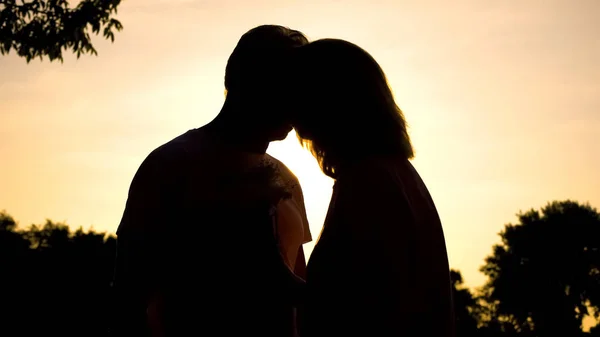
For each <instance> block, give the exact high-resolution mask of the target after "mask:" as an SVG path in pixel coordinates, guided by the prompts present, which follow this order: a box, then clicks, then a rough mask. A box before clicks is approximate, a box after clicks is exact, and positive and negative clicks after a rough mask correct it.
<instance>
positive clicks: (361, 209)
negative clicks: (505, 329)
mask: <svg viewBox="0 0 600 337" xmlns="http://www.w3.org/2000/svg"><path fill="white" fill-rule="evenodd" d="M296 56H297V60H296V62H297V65H298V72H297V74H296V75H295V76H294V80H295V84H294V88H293V89H294V90H293V91H294V93H295V94H300V95H301V96H303V97H305V99H304V100H303V101H301V102H298V103H297V107H298V109H296V111H295V113H294V115H295V117H294V127H295V129H296V132H297V134H298V138H299V139H300V141H301V143H302V144H303V145H304V146H305V147H307V148H308V149H309V150H310V151H311V152H312V153H313V155H314V156H315V157H316V158H317V160H318V162H319V164H320V166H321V169H322V170H323V172H324V173H325V174H326V175H328V176H330V177H331V178H333V179H334V180H335V185H334V190H333V196H332V200H331V203H330V206H329V211H328V214H327V218H326V220H325V224H324V226H323V231H322V233H321V236H320V238H319V241H318V243H317V245H316V247H315V249H314V251H313V253H312V256H311V258H310V261H309V264H308V267H307V298H306V307H305V310H304V315H303V316H304V323H303V329H304V330H303V335H304V336H310V337H313V336H377V337H382V336H444V337H446V336H452V335H453V314H452V299H451V282H450V274H449V267H448V258H447V253H446V246H445V241H444V234H443V230H442V225H441V222H440V219H439V216H438V213H437V211H436V208H435V205H434V202H433V200H432V198H431V196H430V194H429V192H428V191H427V188H426V187H425V184H424V183H423V181H422V180H421V178H420V177H419V174H418V173H417V171H416V170H415V168H414V167H413V166H412V165H411V163H410V162H409V159H411V158H412V157H413V148H412V145H411V142H410V138H409V135H408V133H407V128H406V122H405V119H404V116H403V114H402V111H401V110H400V109H399V108H398V106H397V105H396V103H395V101H394V98H393V95H392V92H391V90H390V88H389V86H388V83H387V81H386V77H385V74H384V73H383V71H382V69H381V68H380V66H379V65H378V64H377V62H376V61H375V60H374V59H373V58H372V57H371V56H370V55H369V54H368V53H367V52H366V51H364V50H363V49H361V48H359V47H358V46H356V45H354V44H352V43H349V42H346V41H342V40H334V39H325V40H318V41H315V42H313V43H310V44H308V45H306V46H303V47H301V48H299V49H298V51H297V55H296Z"/></svg>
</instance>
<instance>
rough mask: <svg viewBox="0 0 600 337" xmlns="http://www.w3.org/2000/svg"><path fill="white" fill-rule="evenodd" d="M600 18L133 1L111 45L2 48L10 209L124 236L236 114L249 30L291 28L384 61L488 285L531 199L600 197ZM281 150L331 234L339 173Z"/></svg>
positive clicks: (455, 234) (471, 277) (348, 1)
mask: <svg viewBox="0 0 600 337" xmlns="http://www.w3.org/2000/svg"><path fill="white" fill-rule="evenodd" d="M598 17H600V1H598V0H575V1H568V0H561V1H553V0H549V1H536V0H507V1H493V0H457V1H446V0H438V1H433V0H424V1H401V0H394V1H383V0H373V1H353V0H345V1H333V0H330V1H307V0H305V1H300V0H298V1H283V0H276V1H275V0H264V1H242V0H240V1H232V0H208V1H201V0H195V1H194V0H126V1H124V2H123V3H122V5H121V6H120V7H119V15H118V18H119V19H120V20H121V22H122V23H123V25H124V27H125V28H124V30H123V31H122V32H121V33H118V34H117V36H116V41H115V43H114V44H110V43H108V42H106V41H100V39H97V40H96V41H97V43H96V47H97V49H98V52H99V56H98V57H93V56H85V57H82V58H81V59H79V60H76V58H75V57H73V56H71V55H67V56H66V58H65V62H64V64H60V63H49V62H48V61H43V62H40V61H39V60H34V61H32V62H31V63H30V64H26V62H25V60H24V59H20V58H17V57H16V56H15V55H14V54H11V55H9V56H2V57H0V162H1V164H0V210H1V209H5V210H6V211H7V212H8V213H9V214H11V215H12V216H14V217H15V218H16V219H17V220H18V221H19V222H20V225H21V226H27V225H29V224H31V223H41V222H43V221H44V220H45V219H46V218H50V219H52V220H55V221H66V222H67V223H68V224H70V225H72V226H76V227H78V226H83V227H84V228H89V227H90V226H93V227H94V228H95V229H96V230H102V231H109V232H114V231H115V229H116V227H117V225H118V223H119V220H120V217H121V215H122V212H123V208H124V205H125V200H126V196H127V191H128V188H129V184H130V182H131V179H132V177H133V175H134V173H135V171H136V169H137V168H138V166H139V164H140V163H141V162H142V160H143V159H144V158H145V156H146V155H147V154H148V153H149V152H150V151H151V150H153V149H154V148H155V147H157V146H159V145H161V144H162V143H164V142H166V141H168V140H170V139H172V138H173V137H175V136H177V135H179V134H181V133H183V132H185V131H187V130H188V129H191V128H195V127H198V126H201V125H203V124H204V123H206V122H208V121H210V120H211V119H212V118H213V117H214V116H215V115H216V114H217V112H218V111H219V109H220V107H221V104H222V103H223V99H224V96H223V89H224V88H223V75H224V69H225V63H226V61H227V58H228V56H229V53H230V52H231V51H232V50H233V48H234V46H235V44H236V42H237V40H238V39H239V37H240V36H241V35H242V34H243V33H244V32H245V31H247V30H248V29H250V28H252V27H254V26H256V25H260V24H265V23H274V24H282V25H286V26H289V27H292V28H295V29H299V30H301V31H303V32H304V33H306V35H307V36H308V37H309V38H310V39H317V38H323V37H337V38H343V39H348V40H350V41H352V42H354V43H356V44H358V45H360V46H362V47H363V48H365V49H366V50H367V51H369V52H370V53H371V54H372V55H373V56H374V57H375V58H376V59H377V60H378V61H379V63H380V64H381V66H382V67H383V69H384V70H385V72H386V73H387V75H388V78H389V81H390V84H391V86H392V88H393V90H394V93H395V95H396V98H397V101H398V104H399V105H400V107H401V108H402V109H403V111H404V113H405V115H406V118H407V120H408V122H409V124H410V133H411V136H412V139H413V142H414V145H415V148H416V152H417V153H416V159H415V160H414V165H415V166H416V168H417V169H418V170H419V172H420V173H421V175H422V176H423V179H424V180H425V182H426V183H427V185H428V187H429V189H430V191H431V193H432V195H433V198H434V200H435V202H436V204H437V206H438V209H439V212H440V215H441V218H442V221H443V224H444V230H445V233H446V240H447V245H448V253H449V256H450V262H451V265H452V267H453V268H457V269H459V270H460V271H461V272H462V273H463V276H464V277H465V278H466V282H467V284H468V285H470V286H478V285H480V284H482V283H483V281H484V277H483V275H481V274H480V273H479V272H478V268H479V266H480V265H481V264H482V263H483V259H484V257H485V256H486V255H488V254H489V253H490V252H491V246H492V244H494V243H496V242H498V239H499V238H498V236H497V233H498V232H499V231H500V230H501V229H502V227H503V225H504V224H506V223H508V222H511V221H515V220H516V218H515V216H514V215H515V213H517V212H518V211H519V210H526V209H529V208H532V207H534V208H539V207H540V206H543V205H544V204H545V203H546V202H547V201H550V200H554V199H567V198H571V199H575V200H578V201H581V202H588V201H589V202H590V203H591V204H592V205H594V206H596V207H600V174H599V173H600V150H598V145H600V20H598ZM269 153H271V154H272V155H274V156H276V157H278V158H279V159H281V160H282V161H283V162H284V163H286V164H287V165H288V166H289V167H290V168H291V169H292V170H293V171H294V172H295V173H296V174H297V176H298V177H299V179H300V181H301V183H302V186H303V189H304V194H305V198H306V204H307V209H308V215H309V220H310V221H311V228H312V232H313V236H314V237H315V238H317V236H318V233H319V231H320V229H321V225H322V222H323V219H324V215H325V212H326V209H327V206H328V202H329V198H330V194H331V187H332V181H331V180H330V179H328V178H326V177H325V176H324V175H322V174H321V173H320V171H319V169H318V167H317V164H316V162H315V160H314V159H313V158H312V156H311V155H310V154H309V153H308V152H306V151H305V150H303V149H301V148H300V146H299V145H298V142H297V141H296V139H295V136H294V135H293V134H290V136H289V137H288V139H286V140H285V141H283V142H279V143H274V144H272V145H271V147H270V148H269ZM207 240H210V238H207ZM306 248H307V251H309V252H310V250H312V245H311V244H309V245H307V246H306Z"/></svg>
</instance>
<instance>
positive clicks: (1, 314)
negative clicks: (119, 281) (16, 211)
mask: <svg viewBox="0 0 600 337" xmlns="http://www.w3.org/2000/svg"><path fill="white" fill-rule="evenodd" d="M115 249H116V247H115V239H114V237H112V236H107V235H106V234H104V233H96V232H94V231H88V232H84V231H83V230H81V229H79V230H77V231H75V232H72V231H70V230H69V228H68V227H67V226H66V225H64V224H58V223H53V222H52V221H49V220H48V221H46V223H45V224H44V225H40V226H36V225H32V226H30V227H29V228H26V229H19V228H18V227H17V224H16V222H15V221H14V219H13V218H12V217H10V216H9V215H8V214H7V213H6V212H0V271H1V272H0V292H1V293H0V298H1V299H2V300H1V301H0V321H1V322H2V324H0V335H1V336H46V335H48V336H49V335H57V336H106V334H107V323H106V322H107V320H108V318H107V314H108V312H109V302H108V297H109V293H110V281H111V279H112V271H113V266H114V253H115Z"/></svg>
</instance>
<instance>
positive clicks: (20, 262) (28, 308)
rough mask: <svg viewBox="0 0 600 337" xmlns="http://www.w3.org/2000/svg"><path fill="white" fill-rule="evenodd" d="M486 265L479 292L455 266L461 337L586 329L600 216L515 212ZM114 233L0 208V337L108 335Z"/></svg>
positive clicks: (563, 208)
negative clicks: (26, 221) (27, 222)
mask: <svg viewBox="0 0 600 337" xmlns="http://www.w3.org/2000/svg"><path fill="white" fill-rule="evenodd" d="M518 217H519V223H518V224H515V225H513V224H509V225H507V226H506V227H505V229H504V231H502V232H501V233H500V235H501V237H502V243H501V244H499V245H497V246H495V247H494V251H493V254H492V255H491V256H489V257H487V259H486V264H485V265H484V266H483V267H482V268H481V270H482V272H483V273H484V274H485V275H487V276H488V282H487V283H486V284H485V286H484V287H483V288H482V289H481V290H480V291H479V292H477V293H473V292H471V291H470V290H469V289H468V288H467V287H466V286H465V285H464V282H463V279H462V276H461V274H460V272H459V271H456V270H453V271H452V272H451V278H452V281H453V297H454V305H455V314H456V328H457V329H456V330H457V334H456V336H457V337H513V336H519V337H528V336H536V337H544V336H550V335H562V336H588V337H594V336H600V325H597V326H596V327H593V328H592V329H591V331H590V332H589V333H587V334H584V333H583V332H582V330H581V319H582V317H583V314H585V313H588V309H590V308H593V310H589V312H590V313H594V312H595V314H596V317H597V316H598V312H599V311H598V307H599V298H598V296H599V295H598V292H599V291H600V284H599V273H598V268H599V266H600V257H599V255H600V253H599V245H600V244H599V241H600V239H599V238H600V235H599V234H600V233H599V230H600V216H599V214H598V212H597V211H596V210H595V209H593V208H592V207H590V206H589V205H581V204H578V203H576V202H572V201H563V202H552V203H550V204H548V205H547V206H546V207H544V208H542V209H541V211H535V210H531V211H528V212H525V213H521V214H519V215H518ZM115 251H116V240H115V237H114V236H111V235H106V234H105V233H97V232H94V231H93V230H91V231H87V232H86V231H83V230H82V229H78V230H76V231H71V230H70V229H69V227H67V226H66V225H65V224H61V223H55V222H52V221H50V220H47V221H46V222H45V223H44V224H42V225H31V226H29V227H28V228H24V229H23V228H20V227H18V226H17V222H16V221H15V220H14V219H13V218H12V217H11V216H10V215H8V214H7V213H6V212H4V211H1V212H0V292H1V293H0V297H1V298H2V301H0V320H1V321H2V324H0V335H2V336H34V335H35V336H37V335H62V336H106V335H107V327H108V320H109V314H110V310H111V308H110V303H109V298H110V282H111V280H112V276H113V270H114V254H115Z"/></svg>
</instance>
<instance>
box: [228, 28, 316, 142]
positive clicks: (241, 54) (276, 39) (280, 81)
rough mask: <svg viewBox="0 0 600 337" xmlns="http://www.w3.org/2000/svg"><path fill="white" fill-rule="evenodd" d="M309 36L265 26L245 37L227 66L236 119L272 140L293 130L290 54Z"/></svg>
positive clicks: (231, 100)
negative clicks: (288, 88)
mask: <svg viewBox="0 0 600 337" xmlns="http://www.w3.org/2000/svg"><path fill="white" fill-rule="evenodd" d="M307 43H308V39H307V38H306V37H305V36H304V35H303V34H302V33H301V32H299V31H296V30H292V29H289V28H286V27H282V26H275V25H264V26H259V27H256V28H253V29H251V30H250V31H248V32H247V33H246V34H244V35H243V36H242V38H241V39H240V40H239V42H238V44H237V46H236V47H235V49H234V50H233V53H232V54H231V56H230V57H229V60H228V61H227V68H226V69H225V89H226V91H227V97H226V104H233V105H235V106H236V109H235V111H236V113H237V114H239V115H238V116H235V120H236V121H237V122H238V123H240V124H241V123H243V124H242V125H244V127H246V128H252V129H253V131H255V132H256V133H260V134H264V135H265V136H266V138H267V139H268V140H269V141H271V140H281V139H284V138H285V137H286V136H287V134H288V133H289V132H290V131H291V129H292V127H291V126H290V122H289V117H288V116H289V112H288V110H289V108H288V106H289V100H290V99H291V98H292V97H290V93H289V91H288V90H287V84H286V83H287V81H288V80H289V79H288V74H289V73H290V71H289V70H290V68H291V67H292V65H291V64H290V62H289V59H290V56H291V55H290V54H291V52H292V50H293V49H294V48H296V47H299V46H302V45H305V44H307Z"/></svg>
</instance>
